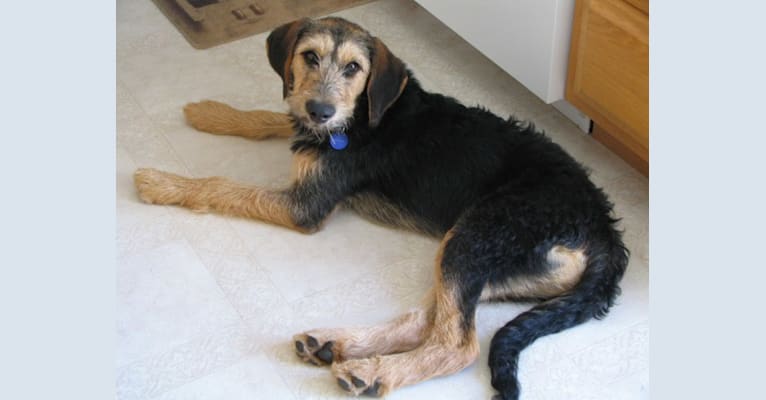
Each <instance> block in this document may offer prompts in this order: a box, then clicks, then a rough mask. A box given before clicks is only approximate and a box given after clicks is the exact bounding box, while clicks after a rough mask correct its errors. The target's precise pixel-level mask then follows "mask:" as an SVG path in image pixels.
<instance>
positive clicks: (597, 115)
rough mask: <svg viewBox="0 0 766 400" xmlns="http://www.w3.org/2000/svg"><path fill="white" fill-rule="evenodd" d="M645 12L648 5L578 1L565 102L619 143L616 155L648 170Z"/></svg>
mask: <svg viewBox="0 0 766 400" xmlns="http://www.w3.org/2000/svg"><path fill="white" fill-rule="evenodd" d="M633 3H639V5H641V6H645V7H637V6H636V5H634V4H633ZM644 9H646V10H648V1H637V0H633V1H630V2H629V1H625V0H578V1H577V4H576V7H575V19H574V24H573V27H572V45H571V47H570V52H569V71H568V77H567V90H566V99H567V100H568V101H569V102H570V103H572V104H574V105H575V106H576V107H577V108H579V109H580V110H582V111H583V112H584V113H585V114H588V116H589V117H591V119H593V121H594V122H595V123H596V124H597V125H599V126H601V127H602V128H603V129H604V130H606V131H607V132H608V133H609V134H610V135H611V136H612V137H613V139H614V140H616V141H617V142H619V143H618V145H621V146H622V147H623V149H620V150H623V151H625V150H627V151H629V152H631V153H633V154H632V155H633V156H634V157H637V158H638V159H639V160H642V161H643V162H644V163H646V165H647V166H648V162H649V16H648V14H646V13H645V12H644ZM618 153H619V150H618ZM639 169H642V168H640V167H639Z"/></svg>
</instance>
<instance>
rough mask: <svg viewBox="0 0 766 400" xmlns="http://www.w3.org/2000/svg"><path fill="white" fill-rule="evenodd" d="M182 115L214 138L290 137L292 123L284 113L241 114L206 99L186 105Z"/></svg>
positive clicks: (253, 112)
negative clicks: (225, 136)
mask: <svg viewBox="0 0 766 400" xmlns="http://www.w3.org/2000/svg"><path fill="white" fill-rule="evenodd" d="M184 115H186V120H187V121H188V122H189V124H190V125H191V126H193V127H194V128H195V129H197V130H200V131H203V132H208V133H214V134H218V135H234V136H244V137H250V138H254V139H266V138H271V137H281V138H287V137H290V136H292V135H293V122H292V120H291V119H290V117H289V116H288V115H287V114H285V113H277V112H272V111H262V110H256V111H241V110H237V109H235V108H233V107H231V106H229V105H226V104H224V103H219V102H217V101H210V100H206V101H202V102H199V103H189V104H187V105H186V106H185V107H184Z"/></svg>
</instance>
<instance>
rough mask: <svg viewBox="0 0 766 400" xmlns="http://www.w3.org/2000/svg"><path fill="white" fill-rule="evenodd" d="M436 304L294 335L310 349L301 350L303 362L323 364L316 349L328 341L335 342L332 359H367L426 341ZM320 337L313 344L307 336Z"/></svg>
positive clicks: (410, 347) (397, 351)
mask: <svg viewBox="0 0 766 400" xmlns="http://www.w3.org/2000/svg"><path fill="white" fill-rule="evenodd" d="M432 310H433V307H428V308H425V309H420V310H414V311H411V312H409V313H407V314H404V315H402V316H400V317H399V318H396V319H394V320H392V321H389V322H387V323H385V324H381V325H377V326H372V327H360V328H337V329H314V330H311V331H308V332H304V333H302V334H299V335H295V336H294V337H293V340H294V341H298V342H301V343H302V344H303V347H304V349H307V351H303V352H299V353H298V356H300V357H301V358H302V359H303V360H304V361H307V362H309V363H314V364H318V365H321V364H324V361H322V360H321V359H319V358H318V357H316V355H315V354H314V352H316V350H317V349H320V348H322V346H324V344H325V343H327V342H332V353H333V362H342V361H345V360H350V359H357V358H367V357H372V356H375V355H380V354H393V353H399V352H404V351H410V350H412V349H414V348H416V347H418V346H419V345H420V344H421V343H423V341H424V340H425V335H426V333H428V331H429V328H430V326H431V323H432V321H433V311H432ZM309 336H311V337H313V338H314V339H316V340H317V343H318V345H317V346H313V347H312V346H310V345H309V341H308V337H309Z"/></svg>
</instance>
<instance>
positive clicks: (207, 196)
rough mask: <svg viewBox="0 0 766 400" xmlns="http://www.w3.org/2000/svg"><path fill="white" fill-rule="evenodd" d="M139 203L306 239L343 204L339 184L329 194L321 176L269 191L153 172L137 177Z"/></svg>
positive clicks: (145, 171) (215, 179)
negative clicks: (252, 222)
mask: <svg viewBox="0 0 766 400" xmlns="http://www.w3.org/2000/svg"><path fill="white" fill-rule="evenodd" d="M134 181H135V185H136V188H137V189H138V194H139V197H140V198H141V199H142V200H143V201H145V202H147V203H150V204H166V205H180V206H183V207H186V208H189V209H192V210H194V211H199V212H208V211H213V212H217V213H221V214H226V215H232V216H237V217H245V218H252V219H256V220H259V221H264V222H268V223H272V224H276V225H281V226H284V227H287V228H290V229H294V230H296V231H299V232H303V233H311V232H315V231H317V230H318V229H319V227H320V226H321V223H322V221H323V220H324V219H325V217H326V216H327V215H329V214H330V212H332V210H333V209H334V208H335V206H336V204H338V202H339V201H340V199H342V195H343V191H342V190H339V186H338V185H337V184H335V185H331V188H330V189H329V190H323V188H322V186H323V185H322V181H321V179H318V177H317V176H305V175H304V176H303V177H302V178H301V179H296V180H295V182H294V183H293V184H292V186H291V187H289V188H287V189H283V190H269V189H264V188H259V187H253V186H245V185H241V184H238V183H235V182H232V181H230V180H228V179H225V178H220V177H212V178H186V177H182V176H179V175H175V174H171V173H168V172H162V171H158V170H156V169H151V168H141V169H139V170H137V171H136V173H135V175H134Z"/></svg>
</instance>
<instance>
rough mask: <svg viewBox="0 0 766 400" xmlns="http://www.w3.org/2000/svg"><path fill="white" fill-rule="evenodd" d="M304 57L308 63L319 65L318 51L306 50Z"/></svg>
mask: <svg viewBox="0 0 766 400" xmlns="http://www.w3.org/2000/svg"><path fill="white" fill-rule="evenodd" d="M303 59H304V60H305V61H306V64H307V65H310V66H312V67H314V66H317V65H319V56H317V53H314V52H313V51H304V52H303Z"/></svg>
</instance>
